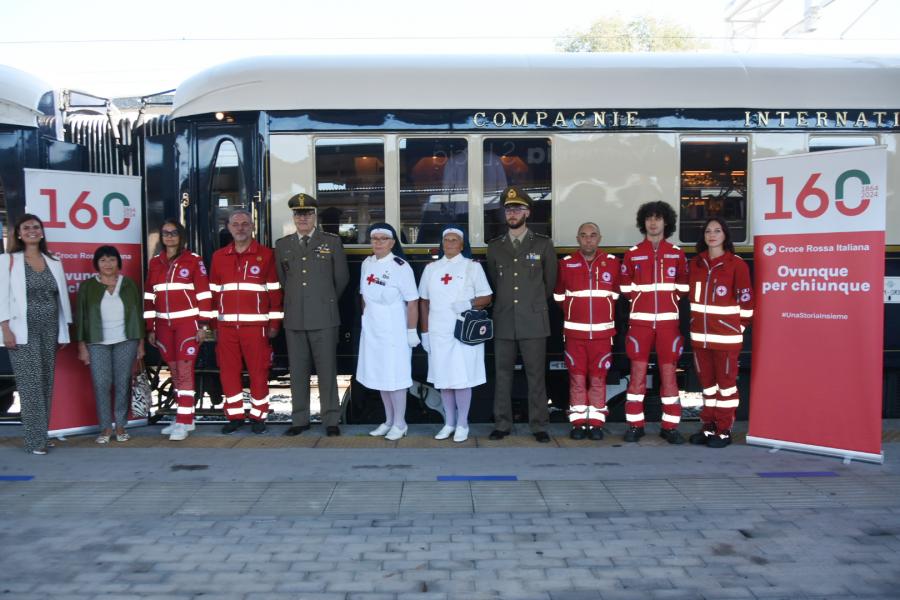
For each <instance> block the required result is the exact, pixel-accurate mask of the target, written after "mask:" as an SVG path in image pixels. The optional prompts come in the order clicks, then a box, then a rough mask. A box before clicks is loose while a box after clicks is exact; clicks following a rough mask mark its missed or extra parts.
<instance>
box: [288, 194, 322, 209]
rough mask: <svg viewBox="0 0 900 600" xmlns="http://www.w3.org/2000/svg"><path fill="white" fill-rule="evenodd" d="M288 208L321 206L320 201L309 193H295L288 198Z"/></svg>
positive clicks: (315, 207)
mask: <svg viewBox="0 0 900 600" xmlns="http://www.w3.org/2000/svg"><path fill="white" fill-rule="evenodd" d="M288 208H290V209H291V210H303V211H307V210H312V211H315V210H316V209H317V208H319V202H318V200H316V199H315V198H313V197H312V196H310V195H309V194H294V195H293V196H291V199H290V200H288Z"/></svg>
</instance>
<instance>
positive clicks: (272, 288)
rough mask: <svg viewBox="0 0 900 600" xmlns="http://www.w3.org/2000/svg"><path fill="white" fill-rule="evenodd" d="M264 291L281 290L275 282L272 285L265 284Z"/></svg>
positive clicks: (279, 285)
mask: <svg viewBox="0 0 900 600" xmlns="http://www.w3.org/2000/svg"><path fill="white" fill-rule="evenodd" d="M266 289H268V290H269V291H271V290H280V289H281V284H280V283H278V282H277V281H275V282H273V283H267V284H266Z"/></svg>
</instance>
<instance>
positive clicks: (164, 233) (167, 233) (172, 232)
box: [160, 229, 178, 237]
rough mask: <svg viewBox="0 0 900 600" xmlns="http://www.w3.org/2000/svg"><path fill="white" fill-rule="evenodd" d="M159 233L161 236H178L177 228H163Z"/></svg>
mask: <svg viewBox="0 0 900 600" xmlns="http://www.w3.org/2000/svg"><path fill="white" fill-rule="evenodd" d="M160 235H162V236H163V237H178V230H177V229H163V230H162V231H161V232H160Z"/></svg>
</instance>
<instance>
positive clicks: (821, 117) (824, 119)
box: [816, 111, 828, 127]
mask: <svg viewBox="0 0 900 600" xmlns="http://www.w3.org/2000/svg"><path fill="white" fill-rule="evenodd" d="M816 127H828V113H827V112H823V111H819V112H817V113H816Z"/></svg>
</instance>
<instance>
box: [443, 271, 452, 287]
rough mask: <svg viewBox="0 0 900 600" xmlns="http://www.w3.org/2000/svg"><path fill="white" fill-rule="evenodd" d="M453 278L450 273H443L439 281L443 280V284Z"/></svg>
mask: <svg viewBox="0 0 900 600" xmlns="http://www.w3.org/2000/svg"><path fill="white" fill-rule="evenodd" d="M452 280H453V277H451V276H450V273H444V276H443V277H441V281H443V282H444V285H447V284H449V283H450V282H451V281H452Z"/></svg>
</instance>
